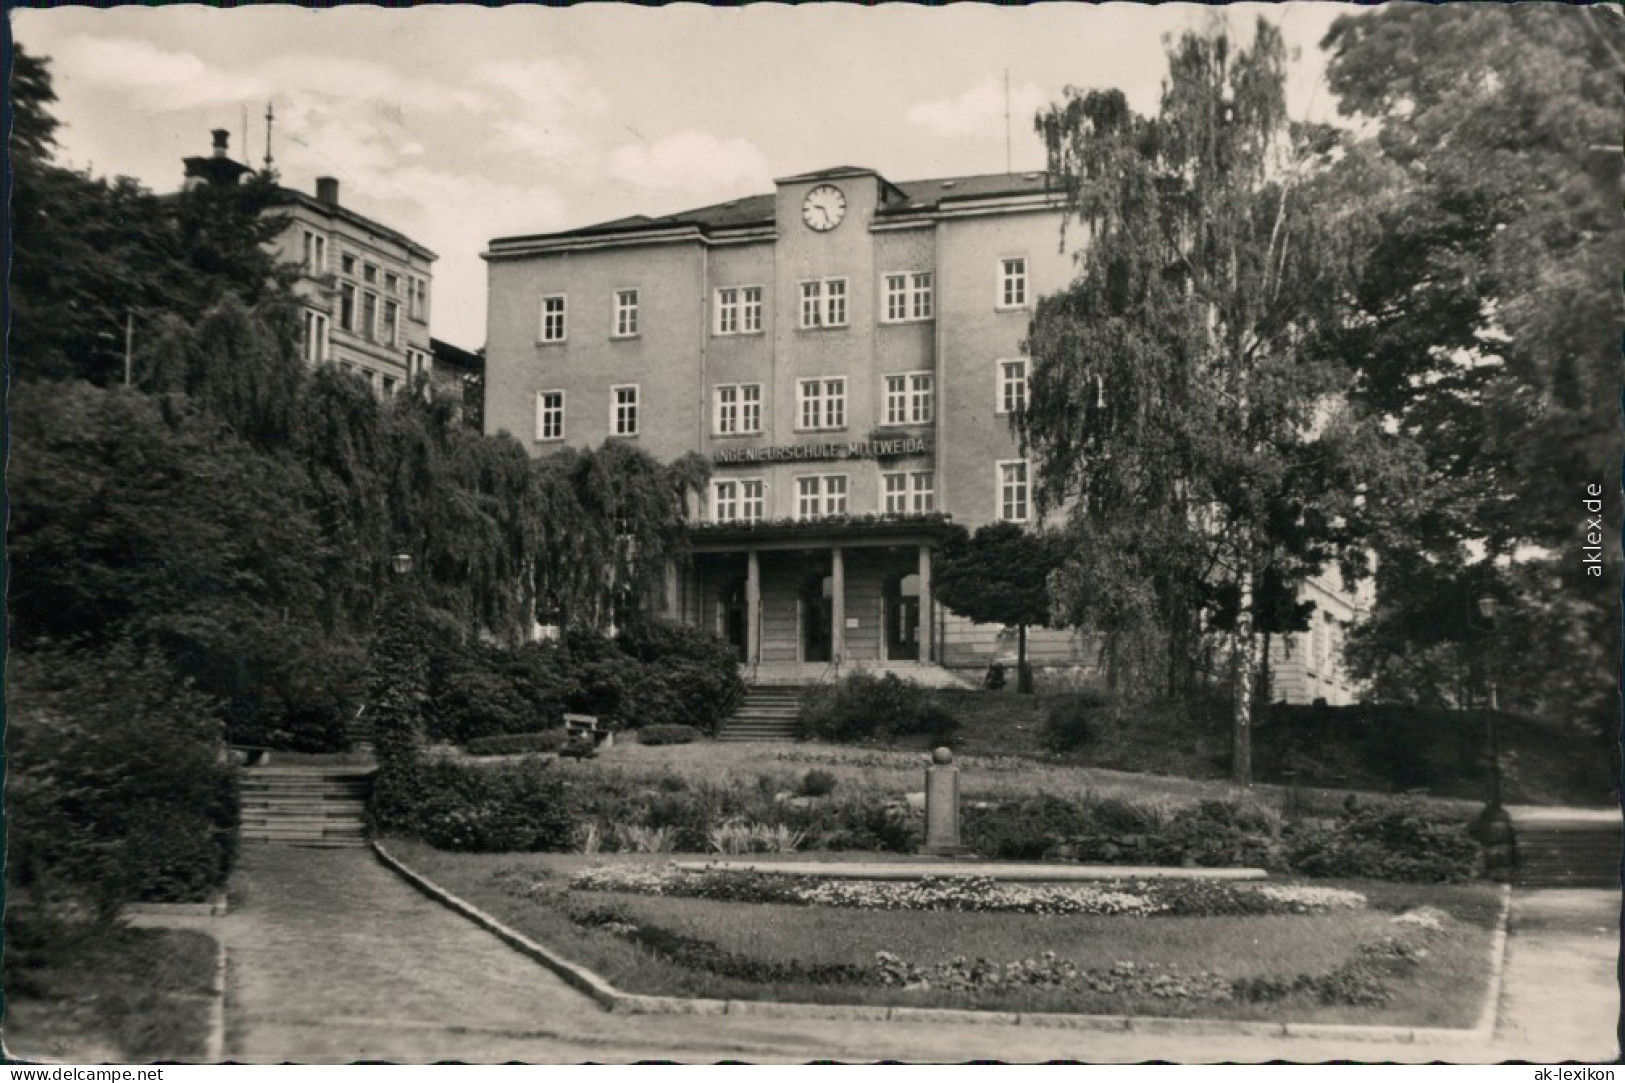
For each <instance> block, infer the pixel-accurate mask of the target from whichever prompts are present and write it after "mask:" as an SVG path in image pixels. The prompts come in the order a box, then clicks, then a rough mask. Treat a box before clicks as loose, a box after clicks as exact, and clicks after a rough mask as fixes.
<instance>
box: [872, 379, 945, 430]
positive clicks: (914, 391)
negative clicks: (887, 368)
mask: <svg viewBox="0 0 1625 1083" xmlns="http://www.w3.org/2000/svg"><path fill="white" fill-rule="evenodd" d="M885 382H886V413H885V419H886V420H885V422H884V424H887V425H925V424H929V423H930V421H931V416H932V386H933V382H934V381H933V379H932V376H931V374H930V373H929V372H894V373H891V374H890V375H888V376H886V378H885Z"/></svg>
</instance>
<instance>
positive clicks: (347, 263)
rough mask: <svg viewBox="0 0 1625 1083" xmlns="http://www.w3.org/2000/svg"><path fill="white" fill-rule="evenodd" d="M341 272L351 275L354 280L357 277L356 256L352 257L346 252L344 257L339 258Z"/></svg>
mask: <svg viewBox="0 0 1625 1083" xmlns="http://www.w3.org/2000/svg"><path fill="white" fill-rule="evenodd" d="M339 270H341V271H343V272H344V273H345V274H347V275H349V276H350V277H351V278H354V277H355V256H353V255H351V254H350V253H349V252H346V253H344V254H343V255H342V256H340V257H339Z"/></svg>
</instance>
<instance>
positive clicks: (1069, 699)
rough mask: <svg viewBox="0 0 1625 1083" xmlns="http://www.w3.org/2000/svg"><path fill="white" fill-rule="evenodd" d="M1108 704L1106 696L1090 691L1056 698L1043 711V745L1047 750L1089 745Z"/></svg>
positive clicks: (1070, 749) (1093, 739)
mask: <svg viewBox="0 0 1625 1083" xmlns="http://www.w3.org/2000/svg"><path fill="white" fill-rule="evenodd" d="M1110 706H1111V701H1110V700H1109V699H1108V698H1107V697H1106V695H1105V694H1103V693H1101V692H1097V691H1094V690H1085V691H1082V692H1078V693H1075V694H1073V695H1070V696H1062V697H1060V698H1059V699H1057V700H1056V701H1055V702H1054V703H1052V704H1050V706H1049V709H1048V710H1047V711H1046V712H1045V714H1044V747H1045V748H1047V749H1049V751H1051V752H1076V751H1077V750H1078V749H1080V748H1084V747H1086V746H1088V745H1090V744H1093V743H1094V741H1095V739H1096V738H1097V737H1099V735H1100V723H1101V720H1102V718H1104V716H1105V714H1106V712H1107V710H1108V709H1109V708H1110Z"/></svg>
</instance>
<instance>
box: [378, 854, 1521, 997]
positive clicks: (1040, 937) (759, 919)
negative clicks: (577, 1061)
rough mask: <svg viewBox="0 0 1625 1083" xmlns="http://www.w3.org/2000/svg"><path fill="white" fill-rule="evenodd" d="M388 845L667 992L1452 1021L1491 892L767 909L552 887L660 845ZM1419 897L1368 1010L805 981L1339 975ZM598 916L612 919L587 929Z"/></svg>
mask: <svg viewBox="0 0 1625 1083" xmlns="http://www.w3.org/2000/svg"><path fill="white" fill-rule="evenodd" d="M388 845H389V846H390V847H391V849H392V850H393V852H395V853H396V854H397V855H398V856H399V857H400V858H401V859H402V860H404V861H406V862H407V864H408V865H410V866H412V867H413V868H416V869H417V870H419V871H420V872H422V873H423V874H424V875H427V876H428V877H429V878H430V879H432V880H435V881H436V882H438V883H440V884H442V885H443V886H444V887H446V888H447V889H448V890H450V891H452V892H453V893H454V894H457V895H459V896H461V897H463V898H465V899H468V900H469V901H471V902H473V903H474V904H475V905H477V906H479V907H481V908H482V909H484V910H486V911H487V912H489V913H493V914H495V915H496V916H497V917H499V918H500V919H501V920H503V921H504V922H506V923H508V924H510V925H512V926H514V927H515V928H518V929H520V930H522V931H523V932H525V933H527V934H528V935H530V936H532V937H534V938H535V939H537V940H538V941H540V942H542V943H544V944H547V945H549V946H550V947H552V948H554V949H555V950H557V951H559V952H560V953H561V954H563V955H564V956H566V957H567V958H570V959H572V960H574V961H576V962H578V963H580V964H583V965H585V966H588V967H590V968H592V969H593V970H596V971H597V972H598V973H600V974H602V975H603V976H604V977H605V978H607V979H608V980H609V981H610V982H611V983H613V984H614V985H616V986H618V987H619V988H621V989H623V990H626V991H628V992H639V993H652V994H666V995H686V996H705V997H720V998H733V999H759V1000H761V999H765V1000H800V1001H817V1002H825V1003H864V1004H909V1005H919V1006H933V1007H982V1008H1000V1009H1005V1010H1017V1011H1065V1012H1084V1013H1091V1014H1145V1015H1175V1016H1197V1017H1211V1018H1247V1019H1266V1020H1272V1021H1277V1020H1294V1021H1304V1022H1342V1023H1383V1024H1396V1025H1408V1026H1444V1027H1466V1026H1471V1025H1472V1024H1473V1022H1474V1021H1475V1020H1476V1018H1477V1015H1478V1012H1479V1010H1480V1007H1481V1005H1482V1002H1483V997H1484V995H1485V990H1486V985H1487V980H1488V958H1489V945H1490V941H1491V938H1492V932H1493V926H1494V923H1495V918H1496V914H1497V913H1498V896H1497V889H1496V888H1495V887H1493V886H1491V885H1485V884H1465V885H1450V886H1433V885H1429V886H1418V885H1399V884H1386V883H1375V882H1346V883H1341V884H1339V885H1337V886H1340V887H1345V888H1349V889H1352V890H1356V891H1359V892H1361V893H1363V894H1364V895H1365V896H1366V898H1367V899H1368V905H1367V907H1366V908H1364V909H1361V910H1355V911H1346V910H1345V911H1337V912H1332V913H1326V914H1309V915H1300V914H1263V915H1246V916H1238V915H1225V916H1209V917H1175V916H1155V917H1131V916H1105V915H1098V914H1075V915H1058V914H1009V913H978V912H972V913H964V912H946V911H927V912H921V911H888V910H862V909H847V908H833V907H819V906H798V905H787V904H773V905H769V904H759V903H740V902H723V901H718V900H714V899H698V898H686V897H683V898H678V897H668V896H649V895H634V894H627V893H622V892H599V891H584V890H572V889H570V888H569V880H570V876H571V874H573V873H574V872H576V871H578V870H580V869H583V868H587V867H590V866H592V865H598V864H605V863H608V862H614V863H623V862H638V863H644V862H647V863H649V864H659V863H660V862H661V861H663V860H664V858H665V855H630V854H618V855H615V856H614V857H613V858H609V857H587V856H584V855H563V854H559V855H554V854H525V855H517V854H453V853H445V852H441V851H436V850H433V849H431V848H430V847H427V846H425V845H422V844H420V843H416V842H411V841H407V840H391V841H390V842H389V844H388ZM1319 884H1320V885H1321V886H1325V882H1319ZM536 885H540V890H536ZM1423 906H1426V907H1431V908H1434V909H1435V910H1436V911H1438V913H1439V920H1440V921H1441V923H1442V925H1443V927H1442V929H1440V930H1438V931H1437V932H1432V933H1429V934H1427V936H1426V938H1425V945H1424V950H1425V952H1426V954H1425V957H1423V958H1421V959H1420V961H1419V962H1418V963H1415V964H1407V965H1406V966H1405V967H1402V968H1399V969H1397V970H1395V971H1394V972H1393V973H1392V975H1391V976H1390V977H1389V978H1387V979H1385V981H1386V995H1387V997H1388V999H1387V1000H1386V1002H1383V1003H1371V1004H1359V1003H1325V1002H1323V998H1322V997H1321V996H1320V995H1319V989H1320V987H1319V986H1314V987H1308V988H1298V989H1296V990H1291V989H1289V990H1287V991H1286V993H1285V995H1284V999H1278V1000H1273V1001H1270V1002H1267V1003H1252V1002H1243V1001H1241V1000H1224V999H1201V998H1184V997H1168V996H1158V995H1154V994H1152V993H1151V992H1148V991H1146V990H1145V989H1143V988H1132V989H1121V990H1106V991H1099V990H1089V989H1077V988H1069V989H1067V990H1065V991H1058V990H1055V989H1045V988H1022V989H1015V990H1010V989H1005V990H995V991H987V990H976V991H956V990H953V989H949V988H943V987H941V984H940V983H938V984H936V985H934V986H933V987H931V988H911V989H901V988H885V987H879V986H876V985H874V984H865V983H863V982H856V983H854V982H852V981H833V980H831V979H829V978H827V977H825V978H822V979H820V978H816V977H813V976H809V974H808V973H807V971H808V968H812V967H824V968H840V967H843V966H844V967H846V968H848V969H849V970H851V969H854V968H855V969H859V970H865V971H867V970H868V969H872V968H873V967H874V966H875V954H876V953H877V952H890V953H891V954H893V955H896V956H899V957H901V958H903V959H906V960H908V962H910V963H912V964H916V965H918V966H920V967H930V966H933V965H939V964H947V963H949V962H950V961H951V960H953V959H954V957H955V956H965V957H970V958H972V959H974V958H976V957H981V958H985V959H988V960H990V961H992V962H994V963H999V964H1004V963H1010V962H1014V961H1017V960H1023V959H1032V958H1035V957H1038V956H1041V955H1042V953H1044V952H1046V951H1047V952H1054V953H1055V955H1056V956H1057V957H1058V958H1059V959H1060V960H1064V961H1070V962H1072V963H1074V964H1076V965H1077V966H1078V967H1080V968H1089V969H1091V970H1104V969H1108V968H1111V967H1113V965H1114V964H1118V963H1122V962H1132V963H1133V964H1135V966H1136V967H1138V968H1140V969H1141V971H1147V970H1157V969H1158V968H1162V969H1164V970H1166V969H1167V968H1170V967H1177V968H1178V970H1177V972H1178V973H1180V974H1184V975H1193V974H1197V973H1198V972H1204V971H1205V972H1208V973H1209V974H1211V975H1215V976H1218V977H1221V978H1223V979H1226V980H1236V981H1244V980H1246V979H1271V978H1274V979H1288V980H1290V979H1292V978H1294V977H1296V976H1299V975H1328V974H1335V973H1337V972H1339V968H1346V967H1347V966H1348V965H1350V964H1351V963H1352V961H1354V960H1356V959H1357V958H1364V957H1365V956H1363V955H1362V954H1361V953H1362V948H1366V949H1369V947H1370V946H1372V945H1376V944H1379V943H1381V942H1382V941H1384V940H1385V939H1392V938H1393V936H1394V935H1395V933H1396V930H1402V929H1403V930H1409V929H1410V927H1409V926H1404V925H1400V924H1396V923H1395V922H1394V921H1393V920H1392V919H1393V918H1394V917H1395V916H1397V915H1398V914H1399V913H1401V912H1404V911H1408V910H1413V909H1415V908H1417V907H1423ZM606 914H607V915H609V916H610V917H612V918H613V919H614V922H615V924H613V925H609V926H605V925H603V924H602V922H603V921H604V919H605V915H606ZM595 923H596V924H595ZM632 927H636V928H638V929H644V930H654V931H655V932H657V933H658V934H659V935H660V936H661V937H663V938H665V939H666V940H670V941H671V942H673V943H677V942H681V943H684V944H688V945H695V944H699V945H704V946H706V948H705V951H706V952H710V953H712V954H717V953H720V954H721V955H724V956H726V957H727V958H728V959H729V960H731V961H732V962H730V964H729V965H728V966H721V967H712V968H705V967H703V966H701V965H698V964H695V965H680V963H679V962H678V961H676V960H677V958H678V956H676V955H674V954H673V953H672V952H670V951H666V950H664V949H660V950H656V949H654V948H651V947H650V944H651V943H653V941H650V940H649V939H647V938H642V939H638V940H636V941H634V940H632V939H629V938H628V936H627V935H626V930H627V929H628V928H632ZM1407 935H1408V933H1407ZM662 942H664V941H662ZM1416 943H1417V944H1423V941H1420V940H1419V941H1416ZM739 960H748V961H749V963H750V967H751V968H754V969H752V970H750V973H752V974H756V973H757V972H758V971H759V975H758V980H747V978H745V977H742V976H740V974H741V971H740V970H739V967H738V966H737V965H734V964H735V963H737V962H738V961H739Z"/></svg>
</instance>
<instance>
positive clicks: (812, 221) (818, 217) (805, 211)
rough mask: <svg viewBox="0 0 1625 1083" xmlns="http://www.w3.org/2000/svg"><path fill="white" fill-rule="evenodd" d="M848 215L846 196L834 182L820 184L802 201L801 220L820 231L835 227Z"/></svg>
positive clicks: (808, 226)
mask: <svg viewBox="0 0 1625 1083" xmlns="http://www.w3.org/2000/svg"><path fill="white" fill-rule="evenodd" d="M845 217H846V196H844V195H842V194H841V190H840V189H839V188H837V187H835V186H834V185H833V184H820V185H819V186H818V187H816V188H814V189H813V190H812V191H810V192H808V193H807V198H806V199H804V200H802V201H801V220H802V221H803V222H805V223H807V228H808V229H815V230H817V231H818V232H820V233H824V232H826V231H828V230H832V229H834V228H835V227H836V226H838V225H840V224H841V219H843V218H845Z"/></svg>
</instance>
